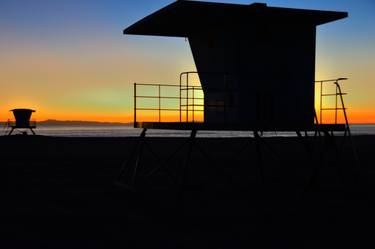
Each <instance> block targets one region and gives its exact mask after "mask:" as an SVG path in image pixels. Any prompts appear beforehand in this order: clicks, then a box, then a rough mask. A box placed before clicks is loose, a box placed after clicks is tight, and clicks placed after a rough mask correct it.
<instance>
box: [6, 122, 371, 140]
mask: <svg viewBox="0 0 375 249" xmlns="http://www.w3.org/2000/svg"><path fill="white" fill-rule="evenodd" d="M351 131H352V134H353V135H375V125H351ZM7 132H9V130H7V129H5V128H4V129H3V131H2V132H1V133H3V134H4V135H5V134H7ZM35 132H36V133H37V134H38V135H44V136H59V137H136V136H139V134H140V133H141V129H135V128H133V127H131V126H125V125H124V126H119V125H116V126H62V125H59V126H47V125H41V126H38V127H37V128H36V129H35ZM15 134H17V132H15ZM313 134H314V133H309V135H313ZM189 135H190V132H189V131H177V130H148V132H147V136H150V137H188V136H189ZM263 135H264V136H267V137H268V136H283V137H291V136H296V133H295V132H265V133H264V134H263ZM249 136H252V132H250V131H199V132H198V137H222V138H225V137H249Z"/></svg>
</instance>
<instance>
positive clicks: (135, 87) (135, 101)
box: [133, 83, 137, 127]
mask: <svg viewBox="0 0 375 249" xmlns="http://www.w3.org/2000/svg"><path fill="white" fill-rule="evenodd" d="M133 94H134V96H133V98H134V110H133V115H134V127H136V124H137V83H134V91H133Z"/></svg>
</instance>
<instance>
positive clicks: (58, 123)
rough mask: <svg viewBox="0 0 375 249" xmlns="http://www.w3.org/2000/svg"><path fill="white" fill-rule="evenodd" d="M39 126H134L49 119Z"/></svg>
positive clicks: (120, 123)
mask: <svg viewBox="0 0 375 249" xmlns="http://www.w3.org/2000/svg"><path fill="white" fill-rule="evenodd" d="M0 123H1V124H2V125H5V124H6V121H3V122H0ZM37 125H38V126H39V125H41V126H44V125H48V126H114V125H122V126H124V125H125V126H130V125H133V123H132V122H127V123H126V122H124V123H122V122H100V121H85V120H56V119H47V120H43V121H37Z"/></svg>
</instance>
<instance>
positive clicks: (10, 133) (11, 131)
mask: <svg viewBox="0 0 375 249" xmlns="http://www.w3.org/2000/svg"><path fill="white" fill-rule="evenodd" d="M13 131H14V127H12V129H11V130H10V132H9V133H8V136H10V135H12V133H13Z"/></svg>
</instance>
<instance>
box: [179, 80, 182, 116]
mask: <svg viewBox="0 0 375 249" xmlns="http://www.w3.org/2000/svg"><path fill="white" fill-rule="evenodd" d="M181 84H182V73H181V74H180V99H179V100H180V108H179V109H180V123H181V122H182V110H181V105H182V102H181V101H182V100H181V97H182V96H181V91H182V90H181Z"/></svg>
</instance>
